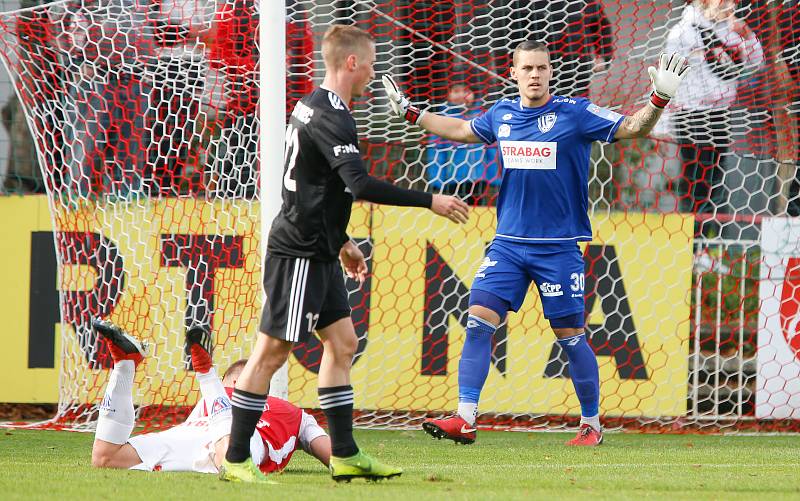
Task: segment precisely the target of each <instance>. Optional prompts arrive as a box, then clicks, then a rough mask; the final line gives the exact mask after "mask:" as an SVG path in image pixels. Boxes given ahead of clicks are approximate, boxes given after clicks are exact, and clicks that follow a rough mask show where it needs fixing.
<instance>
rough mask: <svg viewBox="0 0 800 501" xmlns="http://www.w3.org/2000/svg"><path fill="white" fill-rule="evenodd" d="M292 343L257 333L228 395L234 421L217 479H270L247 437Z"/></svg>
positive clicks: (263, 481) (256, 420)
mask: <svg viewBox="0 0 800 501" xmlns="http://www.w3.org/2000/svg"><path fill="white" fill-rule="evenodd" d="M291 350H292V343H291V342H289V341H284V340H282V339H277V338H273V337H270V336H268V335H266V334H264V333H260V334H259V335H258V338H257V339H256V345H255V347H254V348H253V353H252V354H251V355H250V357H249V358H248V359H247V364H245V366H244V369H242V373H241V374H240V375H239V379H237V380H236V389H235V390H234V392H233V396H232V398H231V401H232V404H233V423H232V425H231V434H230V442H229V445H228V450H227V452H226V453H225V460H224V461H223V462H222V465H221V466H220V479H222V480H227V481H233V482H256V483H269V480H268V479H267V477H266V475H264V474H263V473H261V471H260V470H259V469H258V467H257V466H256V465H255V464H254V463H253V459H252V458H251V457H250V437H251V436H252V435H253V431H254V430H255V429H256V424H257V423H258V420H259V419H260V418H261V413H262V412H263V411H264V407H265V405H266V402H267V394H268V393H269V382H270V380H271V379H272V376H273V375H274V374H275V372H277V371H278V369H280V368H281V367H282V366H283V364H284V363H285V362H286V360H287V358H288V357H289V352H290V351H291Z"/></svg>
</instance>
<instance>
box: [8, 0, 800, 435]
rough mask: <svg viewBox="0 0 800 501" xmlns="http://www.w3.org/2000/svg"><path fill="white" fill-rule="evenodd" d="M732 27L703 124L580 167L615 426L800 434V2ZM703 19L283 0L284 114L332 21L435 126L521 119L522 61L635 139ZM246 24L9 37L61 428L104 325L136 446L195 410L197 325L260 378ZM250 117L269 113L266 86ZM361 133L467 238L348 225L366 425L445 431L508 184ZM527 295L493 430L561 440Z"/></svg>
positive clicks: (374, 118)
mask: <svg viewBox="0 0 800 501" xmlns="http://www.w3.org/2000/svg"><path fill="white" fill-rule="evenodd" d="M678 4H680V5H678ZM743 4H746V5H745V7H743V8H741V9H738V10H737V11H736V13H735V16H736V17H735V19H731V18H729V19H727V20H725V21H720V22H719V23H721V25H722V24H724V26H725V28H724V29H725V30H728V31H726V32H724V33H729V34H730V33H734V32H735V34H736V36H740V37H741V40H739V41H737V39H733V38H732V39H727V38H725V36H723V35H720V33H715V32H713V29H712V33H711V35H710V36H711V38H709V35H708V33H707V32H703V33H701V32H700V31H698V32H697V34H696V35H697V36H696V37H695V38H696V40H695V41H697V40H699V42H697V43H700V44H701V46H698V47H695V48H694V49H692V50H693V51H694V52H692V60H693V61H695V60H696V61H698V62H699V63H700V64H701V65H706V66H707V67H708V68H711V69H712V70H713V71H712V75H713V78H716V79H717V80H718V82H717V83H716V84H715V83H714V81H713V80H709V79H705V80H703V85H704V86H713V85H718V87H719V89H722V90H719V92H718V94H719V95H717V96H716V98H715V100H713V103H712V105H709V104H708V102H706V101H703V99H705V98H704V97H702V96H700V97H698V96H694V95H691V93H689V94H686V95H684V96H683V98H682V99H683V101H682V103H681V106H680V107H677V106H675V107H674V108H673V109H671V110H670V113H668V117H667V119H665V120H663V121H662V126H661V127H660V128H659V129H658V130H656V131H655V132H654V135H653V136H652V137H651V138H648V139H642V140H636V141H622V142H618V143H614V144H610V145H601V144H595V145H594V147H593V150H592V155H591V163H590V166H589V169H590V183H589V193H590V201H589V211H590V216H591V219H592V224H593V230H594V235H593V240H592V242H590V243H588V244H582V245H581V248H582V251H583V253H584V258H585V263H586V266H585V273H584V274H583V276H578V277H575V281H576V282H575V286H576V287H579V286H581V285H582V286H584V287H585V290H586V296H585V300H586V331H587V333H588V338H589V340H590V344H591V346H592V347H593V349H594V351H595V352H596V354H597V355H598V361H599V365H600V377H601V413H602V415H603V419H604V422H605V423H606V425H607V426H609V427H618V426H634V427H638V428H649V427H652V428H654V429H655V428H657V429H673V430H682V429H704V428H708V429H710V430H718V429H723V428H731V429H758V430H763V429H771V430H778V431H786V430H797V429H798V428H800V426H798V423H799V421H798V420H800V384H798V383H797V381H798V380H800V379H798V375H799V374H800V345H799V344H798V340H800V336H798V335H797V333H798V319H799V318H800V313H798V312H799V311H800V276H799V275H798V274H800V264H798V259H800V249H798V248H797V245H798V244H797V242H798V241H800V222H798V217H797V215H798V213H797V212H796V211H797V210H798V202H797V200H796V190H797V186H796V180H795V176H796V160H797V152H796V138H797V109H798V97H797V88H798V84H797V82H798V80H797V78H798V68H800V64H798V58H799V57H800V56H798V50H800V49H798V39H800V35H799V34H798V32H797V30H798V29H797V26H800V14H798V12H796V10H797V7H796V3H792V2H758V3H755V2H753V3H752V5H751V3H750V2H743ZM268 5H271V2H264V3H263V4H262V8H263V9H267V8H274V7H267V6H268ZM690 8H691V7H684V5H683V2H667V1H660V0H659V1H654V2H635V1H628V0H606V1H603V2H600V1H595V0H587V1H571V2H566V1H563V2H562V1H548V2H544V1H542V2H539V1H534V2H531V1H526V2H522V1H513V0H503V1H500V0H497V1H479V0H473V1H469V0H452V1H441V2H427V1H419V0H395V1H388V0H358V1H354V2H335V1H331V0H319V1H303V0H287V1H286V2H285V9H286V10H285V17H286V21H285V28H286V29H285V34H286V39H285V44H284V43H283V41H281V43H280V44H279V46H280V47H285V55H286V68H287V71H286V79H285V90H286V103H287V113H288V112H291V109H292V107H293V105H294V103H295V102H296V101H297V100H298V99H299V98H300V97H301V96H302V95H304V94H305V93H307V92H309V91H310V90H311V89H312V88H313V86H314V85H318V84H319V83H320V82H321V77H322V75H323V72H324V67H323V63H322V60H321V57H320V54H319V45H320V38H321V35H322V33H323V32H324V31H325V29H326V28H327V26H329V25H330V24H331V23H348V24H356V25H357V26H360V27H362V28H364V29H366V30H368V31H369V32H370V33H372V34H373V35H374V37H375V39H376V49H377V63H376V73H377V74H378V75H380V74H384V73H388V74H391V75H393V76H394V78H395V80H396V81H397V82H398V84H399V85H400V86H401V87H402V88H404V89H406V91H407V94H408V96H409V97H410V98H411V100H412V101H414V102H415V103H418V104H420V105H422V106H424V107H428V108H430V109H432V110H434V111H438V112H440V113H444V114H448V115H451V116H458V117H462V118H470V117H474V116H477V115H479V114H480V113H482V112H483V111H486V110H487V109H488V108H489V107H490V106H491V104H492V103H494V102H495V101H497V100H498V99H500V98H502V97H507V96H513V95H515V93H516V88H515V84H514V82H512V81H511V80H510V76H509V72H508V68H509V66H510V64H511V57H510V53H511V50H512V49H513V47H514V46H515V45H516V44H517V43H518V42H520V41H522V40H525V39H537V40H545V41H547V42H548V43H549V46H550V49H551V55H552V59H553V65H554V81H553V87H554V91H555V92H556V93H557V94H559V95H562V96H572V97H579V96H585V97H589V98H590V99H591V100H592V101H593V102H595V103H596V104H598V105H600V106H605V107H609V108H611V109H614V110H615V111H618V112H620V113H632V112H634V111H635V110H636V109H638V108H639V107H640V106H642V105H643V104H644V103H645V102H646V101H647V96H648V94H649V80H648V78H647V73H646V68H647V66H648V65H651V64H654V63H655V61H656V59H657V57H658V55H659V54H660V53H661V52H662V51H663V50H664V48H665V47H666V46H667V43H668V41H669V40H670V39H672V38H673V37H674V35H675V33H676V31H675V26H679V24H680V23H681V22H683V21H682V19H683V20H684V21H685V19H686V16H687V15H688V14H687V11H688V9H690ZM259 12H260V11H259V6H258V5H254V1H253V0H228V1H222V0H220V1H217V2H214V1H210V0H149V1H146V0H104V1H94V0H70V1H66V2H53V3H47V4H45V5H41V6H38V7H34V8H31V9H27V10H20V11H15V12H9V13H6V14H3V15H2V16H0V29H2V45H3V47H2V49H3V50H2V51H0V56H2V59H3V61H4V62H5V64H6V67H7V68H8V70H9V72H10V74H11V75H12V77H13V80H14V82H15V87H16V91H17V93H18V96H19V98H20V101H21V104H22V107H23V108H24V110H25V113H26V119H27V121H28V125H29V127H30V129H31V131H32V132H33V134H34V137H35V142H36V146H37V153H38V158H39V162H40V166H41V169H42V172H43V176H44V179H45V180H46V184H47V190H48V196H49V201H50V208H51V216H52V222H53V229H54V236H55V249H56V254H57V259H58V264H59V267H58V269H59V290H60V291H61V292H60V306H61V314H62V323H61V346H62V353H61V356H60V364H61V365H60V367H61V368H60V370H61V378H60V396H59V406H58V415H57V416H56V418H55V419H54V420H53V421H52V422H50V423H49V424H50V425H57V426H66V427H72V428H90V427H91V426H92V424H93V420H94V418H95V408H96V405H97V404H98V403H99V400H100V398H101V396H102V393H103V391H104V387H105V384H106V381H107V378H108V373H109V371H108V368H109V366H110V358H109V356H108V354H107V353H106V350H105V349H104V346H103V344H102V343H99V342H98V339H97V337H96V335H95V334H94V333H93V332H92V329H91V328H90V320H91V319H92V318H93V317H98V316H99V317H103V318H109V319H111V320H112V321H114V322H116V323H117V324H119V325H121V326H122V327H124V328H125V329H126V330H128V331H129V332H131V333H132V334H134V335H135V336H137V337H139V338H141V339H143V340H146V341H147V342H148V343H149V344H150V345H151V346H152V354H151V356H150V357H149V358H148V359H147V360H146V362H145V363H144V364H143V365H142V366H141V367H140V368H139V370H138V372H137V377H136V390H135V391H136V393H135V401H136V403H137V405H138V409H139V419H140V423H141V424H143V425H145V426H148V427H159V426H163V425H168V424H171V423H174V422H177V421H179V420H180V419H181V418H182V416H183V415H184V414H185V412H186V409H187V408H188V406H191V405H192V404H193V403H194V402H196V400H197V398H198V395H199V393H198V389H197V386H196V385H195V384H194V379H193V378H192V377H191V367H189V364H188V358H187V352H186V349H185V347H184V341H183V337H184V333H185V331H186V328H187V327H189V326H191V325H195V324H201V325H205V326H207V327H208V328H209V329H210V330H211V332H212V333H213V339H212V340H211V344H212V347H213V350H214V359H215V362H216V364H217V365H218V366H219V367H222V368H224V367H225V366H227V365H228V364H230V363H231V362H233V361H235V360H237V359H239V358H242V357H245V356H247V354H248V353H249V350H250V347H251V345H252V341H253V340H254V337H255V335H256V333H257V330H258V317H259V314H260V304H261V285H260V277H261V251H260V248H261V237H262V235H261V205H262V202H263V203H267V202H270V201H271V200H274V199H273V198H271V197H275V196H276V194H277V193H278V191H279V190H278V188H273V187H267V189H265V191H264V192H262V191H261V190H260V189H259V176H260V175H265V173H266V172H268V171H269V169H278V168H279V167H278V166H277V165H269V166H263V167H262V169H259V162H258V147H257V145H258V112H257V110H258V97H259V85H258V83H259V81H258V70H259V67H258V51H257V46H256V44H257V37H256V36H255V35H256V33H257V31H258V14H259ZM261 15H265V14H264V13H263V12H261ZM695 21H697V20H695ZM698 22H700V21H697V22H694V23H691V22H690V23H689V26H695V28H696V25H697V24H698ZM700 24H702V22H701V23H700ZM712 24H713V23H712ZM687 29H688V28H687ZM697 29H698V30H699V28H697ZM720 29H722V28H720ZM670 33H672V34H673V37H671V36H670ZM678 35H681V33H680V32H678ZM686 36H688V37H689V38H692V37H691V36H689V35H686ZM731 36H733V35H731ZM693 40H694V39H693ZM731 40H733V41H731ZM753 40H756V42H753ZM261 43H262V47H272V45H271V44H274V43H275V41H274V40H262V41H261ZM267 50H269V49H267ZM726 68H727V69H726ZM731 68H733V69H731ZM267 71H269V69H267ZM693 71H700V70H699V69H695V70H693ZM726 71H728V73H726ZM705 91H708V92H710V93H711V94H709V95H713V92H716V91H715V90H714V89H711V90H709V89H707V88H706V89H705ZM687 92H688V91H687ZM260 95H261V98H262V99H270V88H269V87H268V86H266V85H265V86H264V88H263V89H261V90H260ZM706 97H707V96H706ZM676 101H679V100H678V98H676ZM353 110H354V116H355V117H356V121H357V123H358V130H359V134H360V147H361V151H362V153H363V155H364V158H365V160H366V164H367V166H368V168H369V169H370V171H371V173H372V174H373V175H375V176H377V177H380V178H382V179H386V180H389V181H392V182H395V183H397V184H398V185H402V186H406V187H412V188H416V189H424V190H427V191H431V192H444V193H453V194H457V195H459V196H460V197H462V198H463V199H465V200H466V201H468V202H469V203H470V205H471V206H472V211H471V215H470V220H469V223H468V224H466V225H464V226H456V225H454V224H451V223H449V222H445V221H444V220H441V219H438V218H436V217H434V216H432V215H431V213H430V212H429V211H425V210H418V209H408V208H392V207H383V206H376V205H371V204H368V203H361V202H356V203H355V204H354V209H353V216H352V220H351V224H350V228H349V232H348V233H349V234H350V235H351V237H352V238H353V239H354V240H355V241H356V242H358V244H359V245H360V246H361V248H362V249H363V250H364V253H365V255H366V256H368V263H369V278H368V280H367V282H366V283H365V284H364V285H363V286H360V287H359V286H358V284H356V283H354V282H352V281H349V280H348V282H347V286H348V289H349V291H350V303H351V306H352V308H353V321H354V324H355V328H356V332H357V333H358V336H359V340H360V341H359V346H358V353H357V355H356V359H355V361H354V365H353V373H352V382H353V386H354V389H355V392H356V407H357V409H358V410H357V425H360V426H365V427H415V426H418V425H419V423H420V422H421V420H422V419H423V418H424V417H425V416H428V415H435V414H440V413H444V412H448V411H451V410H452V409H454V408H455V405H456V401H457V366H458V359H459V355H460V352H461V346H462V344H463V341H464V335H465V326H466V310H467V305H468V297H469V287H470V285H471V283H472V280H473V276H474V275H475V273H476V270H477V269H478V265H479V264H480V263H481V261H482V258H483V255H484V252H485V250H486V247H487V245H488V244H489V242H490V241H491V239H492V237H493V231H494V226H495V220H496V209H495V206H496V200H497V193H498V190H499V188H500V184H501V180H502V171H501V168H500V165H499V159H498V157H497V154H496V153H495V150H494V149H493V148H489V147H486V146H483V145H459V144H454V143H451V142H448V141H446V140H443V139H441V138H438V137H435V136H432V135H430V134H426V133H425V132H424V131H423V130H422V129H420V128H418V127H413V126H408V125H407V124H403V123H400V122H399V121H398V120H396V119H395V118H394V117H393V116H392V115H391V110H390V109H389V108H388V105H387V102H386V100H385V98H384V97H383V96H382V93H381V91H380V88H379V83H378V81H376V82H374V83H373V84H372V85H371V86H370V88H369V92H368V93H367V95H366V96H365V97H363V98H361V99H359V100H357V102H355V103H354V104H353ZM284 118H285V117H279V116H269V117H268V119H270V120H280V121H283V120H284ZM263 140H264V141H265V143H264V145H265V146H264V147H269V148H272V147H279V148H280V147H282V146H281V145H280V143H278V146H275V144H276V143H275V142H274V141H273V140H272V139H271V138H269V137H265V138H264V139H263ZM259 170H262V173H261V174H259ZM793 193H794V197H795V198H793ZM535 288H536V287H535V286H532V287H531V290H530V293H529V294H528V296H527V298H526V301H525V303H524V304H523V306H522V308H521V309H520V311H519V312H517V313H513V314H511V315H510V316H509V318H508V320H507V323H505V324H504V325H503V326H502V327H501V328H500V329H499V330H498V332H497V334H496V335H495V338H494V340H493V349H492V363H491V367H490V374H489V378H488V381H487V384H486V387H485V389H484V392H483V395H482V399H481V404H480V411H481V417H480V418H479V424H480V425H483V426H485V427H497V428H506V429H535V428H548V429H556V428H560V427H568V426H574V425H575V423H576V422H577V420H578V417H579V415H580V407H579V404H578V401H577V399H576V397H575V395H574V391H573V389H572V382H571V380H570V377H569V370H568V365H567V360H566V356H565V354H564V353H562V351H561V349H560V348H559V346H558V344H557V343H555V342H554V337H553V335H552V333H551V332H550V328H549V323H548V321H547V320H546V319H545V318H544V316H543V314H542V310H541V303H540V301H539V295H538V293H537V291H535V290H534V289H535ZM561 292H564V293H569V291H561ZM320 358H321V344H320V342H319V341H318V340H317V339H316V338H312V340H311V341H310V342H308V343H305V344H302V345H298V346H296V347H295V349H294V351H293V356H292V357H291V359H290V364H289V378H288V380H289V383H288V388H287V389H288V395H289V399H290V400H291V401H293V402H295V403H297V404H298V405H301V406H303V407H307V408H315V407H317V406H318V402H317V392H316V373H317V371H318V367H319V362H320Z"/></svg>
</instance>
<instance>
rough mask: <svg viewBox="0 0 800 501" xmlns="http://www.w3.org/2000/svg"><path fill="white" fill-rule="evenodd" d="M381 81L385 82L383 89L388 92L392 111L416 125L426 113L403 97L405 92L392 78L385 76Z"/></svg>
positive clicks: (387, 95)
mask: <svg viewBox="0 0 800 501" xmlns="http://www.w3.org/2000/svg"><path fill="white" fill-rule="evenodd" d="M381 80H382V81H383V89H384V90H385V91H386V97H388V98H389V105H391V107H392V111H394V112H395V114H397V116H399V117H400V118H402V119H404V120H407V121H409V122H411V123H412V124H416V123H417V122H418V121H419V119H420V118H421V117H422V115H423V114H425V112H424V111H420V109H419V108H417V107H416V106H414V105H413V104H411V101H409V100H408V98H406V96H404V95H403V92H402V91H401V90H400V88H399V87H397V84H396V83H394V80H393V79H392V77H390V76H389V75H383V77H381Z"/></svg>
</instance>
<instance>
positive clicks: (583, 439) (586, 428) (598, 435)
mask: <svg viewBox="0 0 800 501" xmlns="http://www.w3.org/2000/svg"><path fill="white" fill-rule="evenodd" d="M602 443H603V432H602V431H597V430H595V429H594V428H592V427H591V426H590V425H588V424H586V423H583V424H582V425H581V428H580V429H579V430H578V434H577V435H576V436H575V438H573V439H572V440H570V441H569V442H567V445H576V446H586V447H595V446H598V445H600V444H602Z"/></svg>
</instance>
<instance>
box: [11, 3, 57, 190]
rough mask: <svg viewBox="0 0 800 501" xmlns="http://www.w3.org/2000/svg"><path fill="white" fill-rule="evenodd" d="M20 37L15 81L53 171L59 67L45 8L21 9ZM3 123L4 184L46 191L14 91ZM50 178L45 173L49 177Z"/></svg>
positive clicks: (28, 131)
mask: <svg viewBox="0 0 800 501" xmlns="http://www.w3.org/2000/svg"><path fill="white" fill-rule="evenodd" d="M42 3H51V2H49V1H45V2H39V1H37V0H22V1H21V2H20V7H21V8H23V9H26V8H30V7H35V6H37V5H40V4H42ZM16 34H17V40H18V41H19V50H20V54H19V55H20V58H19V64H20V65H21V66H24V69H23V68H20V71H19V73H20V77H19V80H18V81H17V82H15V84H16V87H17V88H18V90H19V95H20V96H22V103H23V104H24V105H25V107H27V109H28V110H29V113H30V115H31V118H32V120H33V122H34V127H35V128H36V130H37V132H38V134H41V135H42V136H46V137H47V138H48V139H49V140H48V141H41V140H40V141H39V144H40V146H41V147H42V148H43V151H42V156H43V158H44V159H45V160H46V161H47V165H44V166H43V168H44V170H45V171H46V172H52V171H53V169H54V168H56V167H57V168H61V165H62V162H61V155H60V151H61V148H60V147H59V146H57V145H60V144H62V142H63V136H62V129H63V127H62V122H63V113H62V112H61V110H62V106H61V104H60V99H59V96H60V92H61V90H62V86H61V78H62V76H63V68H62V67H61V64H60V61H59V55H58V50H57V47H56V37H55V36H54V35H55V27H54V25H53V23H52V21H51V19H50V17H49V10H27V11H24V12H21V13H20V14H19V16H18V17H17V23H16ZM1 115H2V122H3V125H4V126H5V128H6V130H7V131H8V133H9V138H10V141H9V151H8V169H7V173H6V178H5V180H4V182H3V188H5V190H6V191H9V192H19V193H45V191H46V190H45V183H44V178H43V176H42V170H41V169H40V167H39V161H38V158H37V156H36V150H35V147H34V144H35V143H34V139H33V136H32V135H31V132H30V129H29V128H28V123H27V121H26V120H25V115H24V113H23V111H22V108H21V107H20V101H19V100H18V99H17V97H16V95H14V96H12V97H11V98H10V99H9V100H8V102H7V103H6V105H5V106H4V107H3V109H2V112H1ZM48 177H50V176H48Z"/></svg>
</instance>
